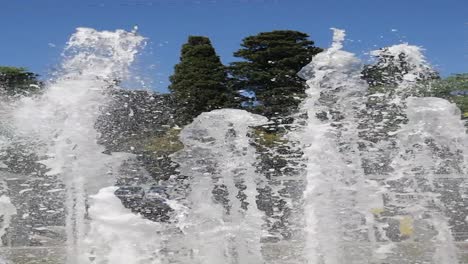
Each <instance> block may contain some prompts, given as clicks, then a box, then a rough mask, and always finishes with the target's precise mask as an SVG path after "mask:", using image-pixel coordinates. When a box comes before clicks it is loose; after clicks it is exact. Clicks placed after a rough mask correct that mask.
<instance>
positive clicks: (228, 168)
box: [176, 109, 267, 264]
mask: <svg viewBox="0 0 468 264" xmlns="http://www.w3.org/2000/svg"><path fill="white" fill-rule="evenodd" d="M266 121H267V119H266V118H264V117H262V116H258V115H254V114H250V113H248V112H246V111H243V110H232V109H223V110H215V111H212V112H209V113H203V114H201V115H200V116H199V117H197V118H196V119H195V120H194V121H193V122H192V123H191V124H190V125H188V126H187V127H185V128H184V130H183V131H182V133H181V140H182V142H183V143H184V145H185V149H184V151H182V152H180V153H178V154H177V158H176V160H177V161H179V163H180V164H181V165H182V166H181V168H180V170H181V174H182V175H191V176H190V180H191V181H190V190H189V193H188V198H187V203H188V204H187V208H189V210H188V211H187V212H186V214H187V217H186V219H185V224H184V228H183V229H182V232H183V233H184V236H183V238H182V240H183V241H184V242H182V244H183V245H186V247H187V248H188V249H189V250H190V252H191V255H192V256H191V258H190V259H189V260H186V261H185V262H182V263H199V264H216V263H232V264H234V263H246V264H247V263H250V264H254V263H264V261H263V260H262V255H261V247H260V239H261V237H262V235H263V233H262V220H261V215H260V212H259V211H258V210H257V204H256V201H255V198H256V197H257V190H256V186H257V184H259V181H260V176H259V175H258V174H257V173H256V172H255V167H253V162H254V161H255V150H254V149H253V147H252V146H250V145H249V141H250V139H249V137H248V133H249V127H251V126H258V125H261V124H263V123H266Z"/></svg>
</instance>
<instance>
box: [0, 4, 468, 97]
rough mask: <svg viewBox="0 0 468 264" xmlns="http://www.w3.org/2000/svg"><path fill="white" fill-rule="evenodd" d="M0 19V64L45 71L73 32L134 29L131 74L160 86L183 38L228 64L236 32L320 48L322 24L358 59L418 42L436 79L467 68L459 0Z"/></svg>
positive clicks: (467, 28) (2, 13) (58, 8)
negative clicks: (277, 35)
mask: <svg viewBox="0 0 468 264" xmlns="http://www.w3.org/2000/svg"><path fill="white" fill-rule="evenodd" d="M0 25H1V28H0V43H1V44H0V65H10V66H23V67H27V68H28V69H30V70H31V71H34V72H37V73H39V74H41V75H42V76H45V77H47V76H48V75H49V74H50V73H52V72H53V71H54V67H55V66H56V65H57V64H58V63H59V62H60V52H61V51H62V48H63V47H64V45H65V43H66V41H67V39H68V38H69V36H70V35H71V34H72V33H73V32H74V30H75V28H77V27H92V28H96V29H99V30H115V29H119V28H121V29H128V30H130V29H132V28H133V26H134V25H138V27H139V32H140V33H141V34H142V35H143V36H145V37H147V38H148V45H147V47H146V48H145V50H144V52H143V53H142V55H141V56H140V59H139V63H138V67H137V68H139V75H140V76H142V77H143V78H144V79H145V80H152V82H150V84H149V86H150V87H151V88H153V89H155V90H157V91H161V92H165V91H167V85H168V83H169V81H168V76H169V75H170V74H171V73H172V70H173V66H174V64H175V63H177V62H178V60H179V51H180V46H181V45H182V44H183V43H184V42H185V41H186V40H187V36H188V35H205V36H208V37H210V38H211V40H212V42H213V45H214V46H215V48H216V50H217V52H218V54H219V55H220V56H221V59H222V60H223V62H224V63H229V62H231V61H233V60H234V59H235V58H233V57H232V53H233V52H234V51H235V50H237V49H238V48H239V44H240V42H241V40H242V38H244V37H246V36H249V35H252V34H256V33H258V32H263V31H270V30H275V29H294V30H299V31H303V32H306V33H308V34H309V35H310V36H311V39H312V40H314V41H315V43H316V45H318V46H319V47H327V46H328V45H329V44H330V42H331V31H330V30H329V28H330V27H337V28H343V29H345V30H346V31H347V41H346V42H345V49H347V50H349V51H353V52H356V53H357V54H358V55H359V56H361V57H363V58H365V57H366V56H365V54H366V53H367V52H368V51H370V50H373V49H376V48H379V47H383V46H386V45H391V44H397V43H399V42H408V43H410V44H414V45H418V46H423V47H424V48H425V49H426V56H427V57H428V60H429V61H430V62H431V63H432V64H433V65H434V66H435V67H436V69H437V70H439V72H441V73H442V75H444V76H447V75H450V74H452V73H461V72H468V0H322V1H316V0H198V1H196V0H95V1H91V0H0ZM45 77H44V78H45Z"/></svg>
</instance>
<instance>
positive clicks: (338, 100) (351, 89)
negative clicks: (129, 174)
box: [0, 28, 468, 264]
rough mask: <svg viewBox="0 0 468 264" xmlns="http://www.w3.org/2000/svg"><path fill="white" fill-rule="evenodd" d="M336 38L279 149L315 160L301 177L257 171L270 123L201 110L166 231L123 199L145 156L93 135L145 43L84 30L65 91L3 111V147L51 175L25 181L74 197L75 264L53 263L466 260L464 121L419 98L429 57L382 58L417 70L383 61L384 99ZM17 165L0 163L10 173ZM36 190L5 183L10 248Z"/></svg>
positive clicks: (62, 77)
mask: <svg viewBox="0 0 468 264" xmlns="http://www.w3.org/2000/svg"><path fill="white" fill-rule="evenodd" d="M333 31H334V37H333V44H332V46H331V47H330V48H329V49H327V50H326V51H324V52H322V53H320V54H318V55H316V56H315V57H314V58H313V61H312V62H311V63H310V64H309V65H307V66H305V67H304V68H303V70H302V71H301V72H300V73H299V75H300V76H301V77H302V78H304V79H306V80H307V85H308V89H307V91H306V93H307V98H306V99H305V100H304V101H303V103H302V105H301V109H300V112H301V113H304V114H305V115H301V116H299V117H297V118H296V122H295V123H294V124H293V126H292V128H291V129H289V130H288V133H287V135H286V136H285V137H284V138H282V139H281V140H282V144H284V145H287V144H291V145H293V144H295V146H294V147H293V146H291V148H292V149H293V148H295V147H298V151H297V152H296V153H301V154H302V155H297V157H295V159H296V160H295V163H291V165H290V166H291V168H288V169H291V170H285V171H288V172H289V171H294V173H292V172H291V173H290V175H282V176H281V177H278V178H275V179H269V178H268V177H267V176H266V175H265V172H264V171H262V170H261V169H259V168H258V158H259V157H258V156H259V153H258V149H257V148H256V147H255V140H257V139H256V137H258V136H259V135H256V134H255V133H256V132H255V131H258V130H256V129H258V128H259V127H262V126H265V125H267V124H268V120H267V119H266V118H264V117H262V116H259V115H254V114H251V113H248V112H247V111H244V110H234V109H220V110H215V111H212V112H208V113H203V114H201V115H200V116H198V117H197V118H195V120H194V121H193V122H192V123H191V124H189V125H187V126H186V127H184V128H183V129H182V130H181V131H180V135H179V140H180V142H181V143H183V146H184V148H183V149H182V150H179V151H178V152H176V153H175V154H173V155H171V156H170V158H171V159H172V160H173V161H175V162H177V163H178V165H179V167H178V169H177V175H171V176H170V177H169V179H168V180H166V182H165V185H164V186H165V188H166V190H165V191H167V192H168V193H169V196H168V197H164V198H162V197H160V198H161V199H163V200H164V203H165V204H167V205H168V206H169V207H170V208H171V210H170V211H168V212H167V214H168V215H167V219H166V220H164V221H159V222H158V221H150V220H148V219H145V218H144V217H143V216H141V215H138V214H135V213H132V212H131V210H130V209H128V208H125V207H124V206H123V205H122V203H121V201H120V200H119V199H118V198H117V197H116V196H115V195H114V192H115V191H116V190H117V187H113V186H114V185H115V182H116V178H115V176H116V175H115V174H117V171H118V167H119V166H121V164H122V162H123V161H124V160H127V159H132V155H130V154H127V153H109V152H106V151H104V150H105V149H104V147H103V146H101V145H99V144H98V141H97V140H98V138H99V133H98V131H97V130H96V123H97V122H99V121H98V120H99V116H102V115H104V116H105V115H106V113H105V111H104V109H105V106H107V105H108V104H109V103H110V102H111V100H112V98H111V97H110V96H109V91H110V90H111V89H113V88H114V87H115V86H117V84H118V83H119V82H120V81H121V80H123V79H125V78H126V76H128V67H129V66H130V64H131V63H132V62H133V61H134V58H135V56H136V54H137V50H138V48H139V47H140V46H142V43H143V42H144V38H143V37H141V36H139V35H138V34H136V32H126V31H122V30H117V31H115V32H108V31H102V32H98V31H95V30H93V29H86V28H79V29H78V30H77V32H76V33H75V34H74V35H73V36H72V37H71V39H70V41H69V43H68V44H67V48H66V50H65V58H64V62H63V65H62V70H61V72H60V74H58V77H57V78H56V80H55V81H53V82H51V83H50V84H48V86H47V89H46V90H45V91H44V92H43V93H42V94H40V95H38V96H35V97H30V98H24V99H22V100H21V101H19V102H17V103H16V104H15V105H11V107H10V108H11V109H10V108H8V109H7V108H5V110H4V111H3V110H2V112H1V113H0V114H1V115H2V117H4V118H3V119H2V124H1V125H2V129H3V128H5V127H7V128H8V131H7V132H8V133H6V132H5V131H1V133H0V151H2V150H3V149H5V148H6V147H8V146H12V145H13V144H17V143H18V144H19V143H21V144H23V145H24V144H28V145H29V148H31V149H33V151H34V152H35V155H36V156H35V157H37V159H38V160H39V163H40V164H41V167H40V168H41V170H42V171H43V172H44V173H43V174H41V173H36V174H30V175H26V176H27V177H33V178H37V179H40V180H41V181H42V182H41V183H40V184H42V185H41V186H46V187H47V188H48V189H47V188H46V190H45V193H48V194H49V195H52V196H53V197H55V198H53V199H55V200H60V199H63V200H64V202H63V205H62V206H63V207H65V212H66V217H65V221H64V225H65V226H66V232H65V233H66V247H65V248H66V250H65V251H66V254H65V255H66V260H65V259H61V260H59V261H56V262H57V263H67V264H85V263H96V264H101V263H102V264H104V263H112V264H119V263H134V264H152V263H167V264H168V263H180V264H187V263H198V264H217V263H230V264H244V263H245V264H265V263H275V264H305V263H307V264H344V263H346V264H354V263H356V264H357V263H359V264H364V263H368V264H384V263H385V264H389V263H405V264H406V263H408V264H410V263H421V264H423V263H427V264H429V263H431V264H432V263H434V264H454V263H459V262H460V261H461V260H460V258H459V253H458V250H457V245H456V243H457V242H456V241H455V240H456V239H454V237H453V235H452V231H453V230H464V229H465V228H466V223H465V222H464V221H465V217H466V215H465V214H464V213H461V212H460V210H459V208H460V207H461V206H462V205H464V201H463V196H462V192H463V191H462V190H461V187H460V185H461V184H462V183H463V180H464V178H465V176H464V175H465V174H466V173H465V171H466V155H467V153H468V150H467V149H466V146H467V144H466V135H465V131H464V124H463V123H462V121H461V120H460V118H459V116H460V113H459V112H458V110H457V109H456V107H455V106H454V105H453V104H451V103H449V102H447V101H445V100H443V99H438V98H430V97H427V98H424V97H423V98H418V97H413V96H414V95H416V94H417V91H419V90H421V89H428V87H430V86H429V85H428V84H427V83H424V82H422V81H425V80H427V79H429V78H426V76H431V75H432V74H433V73H432V72H431V70H430V67H429V65H428V64H427V62H426V61H425V60H424V57H423V56H422V53H421V50H420V49H419V48H418V47H415V46H410V45H407V44H400V45H395V46H392V47H388V48H386V49H382V50H379V51H375V52H373V53H372V54H373V55H375V56H382V57H385V58H386V59H388V58H399V59H401V60H404V63H403V64H391V63H393V62H392V60H391V59H390V60H388V63H387V64H385V65H383V66H382V65H381V66H379V67H382V69H384V68H385V67H393V68H392V69H395V67H396V68H397V69H399V71H398V72H399V73H401V75H398V76H396V75H395V76H393V75H392V76H391V78H392V79H391V84H392V86H391V87H392V88H391V89H388V90H384V91H374V90H372V89H374V88H373V87H371V86H369V84H368V83H367V82H366V81H365V80H363V78H362V74H361V73H362V71H363V69H364V66H363V64H362V63H361V61H360V60H359V59H358V58H356V56H355V55H354V54H352V53H350V52H346V51H343V50H342V49H343V41H344V38H345V32H344V31H343V30H339V29H334V30H333ZM401 54H404V56H402V55H401ZM399 62H401V61H399ZM401 65H404V66H405V67H406V68H404V69H400V68H398V67H400V66H401ZM389 83H390V81H389ZM447 128H450V129H447ZM177 131H179V130H177ZM5 135H6V136H5ZM288 142H289V143H288ZM23 145H22V146H23ZM29 148H28V149H29ZM271 151H273V152H274V151H278V150H275V149H273V150H271ZM283 158H289V156H287V155H284V156H283ZM35 164H36V163H35ZM8 166H9V163H8V164H7V163H3V162H2V161H0V173H3V171H1V169H8ZM294 166H297V167H294ZM293 167H294V168H293ZM285 174H287V173H285ZM0 175H2V177H4V178H7V177H6V176H4V175H6V174H0ZM10 178H11V177H10ZM1 180H4V179H1ZM49 181H57V182H58V184H56V185H51V184H50V183H49ZM60 184H61V185H60ZM62 185H63V186H62ZM300 185H304V186H300ZM0 187H1V186H0ZM23 187H24V189H19V190H17V189H15V190H6V189H7V188H3V187H2V188H0V216H2V218H1V222H0V237H1V236H2V235H3V234H4V233H5V228H6V227H7V226H8V225H9V224H10V223H12V221H10V219H12V217H13V215H15V214H18V212H17V210H16V209H18V208H14V207H12V200H14V199H13V198H15V197H17V196H18V197H19V196H21V197H25V196H27V195H33V194H29V193H31V192H32V191H33V190H34V188H35V187H34V186H33V187H31V186H29V185H28V186H23ZM62 187H63V188H62ZM44 188H45V187H44ZM268 190H269V191H271V192H274V193H275V194H268V193H267V191H268ZM14 192H18V194H15V195H16V196H14V197H13V198H12V200H10V198H9V197H7V196H8V195H7V194H8V193H14ZM54 195H56V196H54ZM275 195H276V196H280V197H279V198H278V199H279V200H281V201H280V202H281V203H282V206H286V207H287V206H289V207H290V209H291V210H290V211H289V212H288V213H287V214H286V213H284V212H282V211H281V212H279V209H278V208H279V205H277V204H276V205H271V206H270V207H268V208H270V209H271V211H273V212H272V213H267V212H266V210H264V209H262V208H264V204H262V203H275V202H278V201H277V200H274V199H272V198H271V197H273V196H275ZM32 197H34V196H32ZM264 197H267V199H264ZM270 198H271V199H270ZM15 199H16V198H15ZM34 202H36V203H41V205H42V203H43V202H42V201H29V203H34ZM278 203H279V202H278ZM13 204H14V203H13ZM45 207H46V206H44V208H45ZM41 208H42V207H41ZM51 212H53V213H56V211H54V210H51ZM283 213H284V214H283ZM16 217H17V218H28V217H29V215H27V214H22V215H18V216H16ZM13 218H14V217H13ZM277 219H280V220H281V221H282V223H280V224H284V223H287V225H288V226H287V227H286V228H285V229H288V232H289V233H288V232H285V233H287V234H280V235H278V236H276V237H275V236H274V235H277V234H274V235H273V233H275V231H278V230H279V229H281V228H283V226H280V224H277V223H278V222H276V223H274V224H271V223H273V222H274V221H273V220H277ZM275 224H277V225H276V227H273V228H272V227H271V226H275ZM284 225H286V224H284ZM34 228H43V227H42V226H40V225H38V226H35V227H34ZM275 228H276V229H278V230H275ZM276 233H281V232H276ZM281 235H283V237H281ZM0 252H2V251H0ZM7 258H8V256H7ZM3 261H4V260H2V259H1V258H0V263H2V262H3Z"/></svg>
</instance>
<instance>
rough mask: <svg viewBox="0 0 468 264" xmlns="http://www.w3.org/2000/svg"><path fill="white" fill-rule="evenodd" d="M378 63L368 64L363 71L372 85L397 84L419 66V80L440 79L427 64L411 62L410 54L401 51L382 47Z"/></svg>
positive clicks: (363, 74) (377, 57)
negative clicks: (395, 52) (390, 50)
mask: <svg viewBox="0 0 468 264" xmlns="http://www.w3.org/2000/svg"><path fill="white" fill-rule="evenodd" d="M376 59H377V61H376V63H374V64H372V65H366V66H365V67H364V70H363V71H362V76H363V79H364V80H366V81H367V82H368V83H369V85H370V86H371V87H378V86H393V87H395V86H397V85H398V84H399V83H401V82H402V81H403V77H404V76H405V75H406V74H408V73H410V72H411V71H414V70H415V69H416V67H418V70H417V71H414V73H416V72H417V74H419V76H417V79H418V80H419V81H427V80H433V79H438V78H439V74H438V73H437V72H435V71H434V70H432V69H431V68H430V67H429V66H427V65H422V64H419V65H415V64H411V63H410V62H409V60H408V55H407V54H405V53H403V52H402V53H400V54H398V55H397V56H395V55H394V54H392V53H390V52H389V48H382V49H381V53H380V54H379V55H377V56H376Z"/></svg>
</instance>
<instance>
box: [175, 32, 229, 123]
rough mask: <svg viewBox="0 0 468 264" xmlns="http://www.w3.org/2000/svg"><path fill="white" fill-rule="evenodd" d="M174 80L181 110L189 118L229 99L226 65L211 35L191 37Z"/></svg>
mask: <svg viewBox="0 0 468 264" xmlns="http://www.w3.org/2000/svg"><path fill="white" fill-rule="evenodd" d="M170 80H171V82H172V83H171V85H170V86H169V90H170V91H171V92H172V93H173V94H174V96H175V98H176V101H177V103H178V104H179V105H180V109H179V113H178V114H179V115H183V116H185V117H186V122H190V121H191V119H193V118H194V117H195V116H197V115H198V114H200V113H202V112H204V111H210V110H213V109H216V108H221V107H223V106H224V105H225V104H226V102H227V101H228V94H227V89H226V82H227V73H226V69H225V67H224V66H223V64H222V63H221V60H220V59H219V56H217V55H216V52H215V50H214V48H213V46H212V45H211V42H210V40H209V39H208V38H207V37H202V36H190V37H189V39H188V42H187V43H186V44H184V45H183V46H182V53H181V57H180V62H179V64H177V65H176V66H175V72H174V74H173V75H172V76H171V77H170Z"/></svg>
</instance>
